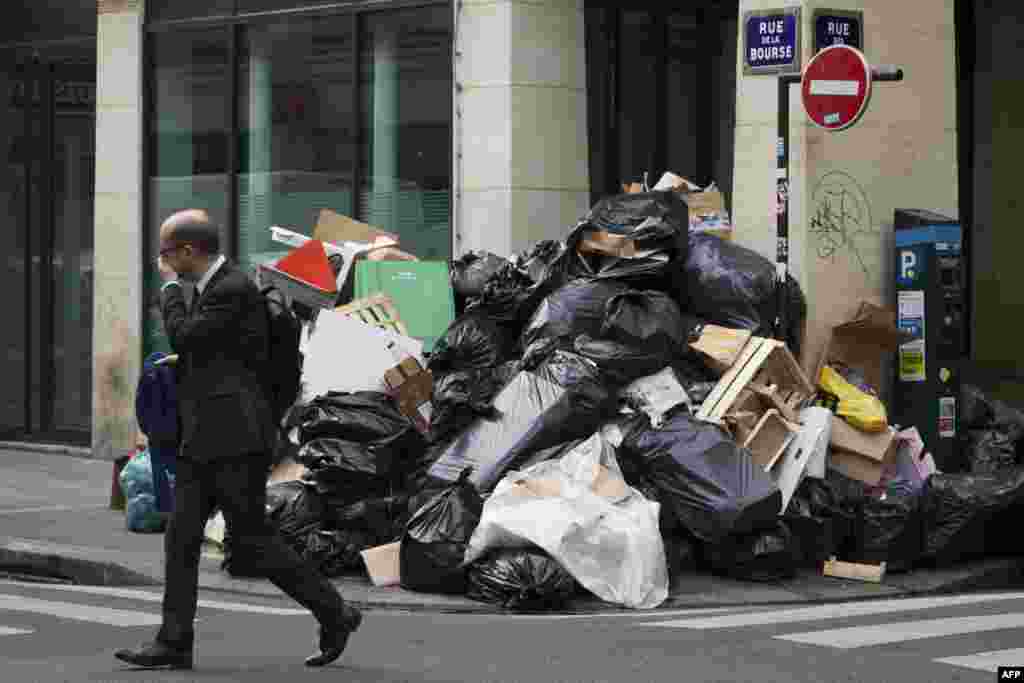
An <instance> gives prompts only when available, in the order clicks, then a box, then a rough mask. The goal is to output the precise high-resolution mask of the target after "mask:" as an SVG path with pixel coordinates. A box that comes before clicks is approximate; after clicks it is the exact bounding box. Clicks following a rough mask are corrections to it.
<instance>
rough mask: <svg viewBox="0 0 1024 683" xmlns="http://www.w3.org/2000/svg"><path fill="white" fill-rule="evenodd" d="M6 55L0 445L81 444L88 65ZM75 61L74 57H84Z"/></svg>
mask: <svg viewBox="0 0 1024 683" xmlns="http://www.w3.org/2000/svg"><path fill="white" fill-rule="evenodd" d="M90 51H92V52H93V53H94V48H92V50H90V49H89V48H88V47H86V48H85V49H83V50H81V51H80V52H76V51H68V50H67V48H65V49H64V50H62V52H61V55H60V57H59V58H50V59H47V58H46V57H44V56H40V55H39V54H32V55H28V56H25V55H23V54H19V53H10V52H9V53H8V54H7V55H6V59H4V63H5V64H6V65H7V68H6V69H4V70H2V72H0V88H4V90H0V92H4V91H6V92H7V93H8V97H7V102H6V106H5V107H0V116H2V117H3V119H4V121H3V123H4V125H3V126H2V127H0V131H2V132H0V173H3V175H4V178H3V182H0V207H2V208H3V209H5V211H6V213H5V215H6V216H7V217H8V221H7V224H6V226H5V228H3V229H0V252H2V254H3V257H2V263H0V285H2V286H3V288H4V292H5V295H6V296H5V301H6V303H7V316H5V321H4V324H3V325H0V373H3V377H4V382H2V383H0V387H2V388H0V438H4V439H18V440H38V441H50V442H61V443H83V444H85V443H88V441H89V432H90V425H91V421H92V408H91V405H92V264H93V255H92V251H93V250H92V245H93V198H94V186H95V182H94V168H95V131H96V117H95V84H96V70H95V58H93V59H92V60H91V61H90V60H89V58H88V54H89V53H90ZM79 57H80V58H79Z"/></svg>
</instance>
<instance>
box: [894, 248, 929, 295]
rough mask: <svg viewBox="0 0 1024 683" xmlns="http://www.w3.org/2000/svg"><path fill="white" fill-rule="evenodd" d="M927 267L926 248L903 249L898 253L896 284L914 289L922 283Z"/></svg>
mask: <svg viewBox="0 0 1024 683" xmlns="http://www.w3.org/2000/svg"><path fill="white" fill-rule="evenodd" d="M926 265H927V252H926V250H925V248H924V247H901V248H899V249H898V250H897V251H896V282H897V283H898V284H899V286H900V287H912V286H913V285H914V284H915V283H918V282H922V281H923V277H924V274H925V268H926Z"/></svg>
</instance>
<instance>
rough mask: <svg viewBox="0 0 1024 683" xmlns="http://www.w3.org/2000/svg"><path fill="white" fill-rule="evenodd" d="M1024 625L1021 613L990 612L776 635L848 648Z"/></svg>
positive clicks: (810, 642)
mask: <svg viewBox="0 0 1024 683" xmlns="http://www.w3.org/2000/svg"><path fill="white" fill-rule="evenodd" d="M1022 626H1024V613H1015V614H989V615H986V616H975V617H948V618H944V619H923V620H921V621H893V622H889V623H887V624H876V625H874V626H851V627H849V628H834V629H829V630H826V631H809V632H807V633H789V634H786V635H781V636H775V638H776V639H778V640H788V641H790V642H794V643H804V644H807V645H821V646H823V647H834V648H839V649H841V650H851V649H854V648H858V647H870V646H872V645H888V644H891V643H902V642H906V641H908V640H925V639H926V638H943V637H945V636H957V635H962V634H965V633H982V632H985V631H1000V630H1003V629H1012V628H1020V627H1022Z"/></svg>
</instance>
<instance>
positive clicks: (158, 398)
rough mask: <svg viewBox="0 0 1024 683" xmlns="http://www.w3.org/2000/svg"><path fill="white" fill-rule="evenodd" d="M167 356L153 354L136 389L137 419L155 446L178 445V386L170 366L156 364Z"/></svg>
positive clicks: (145, 363) (145, 364)
mask: <svg viewBox="0 0 1024 683" xmlns="http://www.w3.org/2000/svg"><path fill="white" fill-rule="evenodd" d="M166 355H167V354H164V353H159V352H158V353H154V354H151V355H150V356H149V357H148V358H146V360H145V362H144V363H143V364H142V374H141V375H140V377H139V385H138V387H137V388H136V390H135V417H136V418H138V421H139V427H140V428H141V429H142V433H143V434H145V435H146V437H147V438H148V439H149V440H150V442H152V443H154V444H159V445H161V446H171V445H174V446H176V445H177V444H178V440H179V435H178V383H177V379H176V378H175V376H174V367H173V366H171V365H157V364H156V362H157V361H158V360H160V359H161V358H164V357H165V356H166Z"/></svg>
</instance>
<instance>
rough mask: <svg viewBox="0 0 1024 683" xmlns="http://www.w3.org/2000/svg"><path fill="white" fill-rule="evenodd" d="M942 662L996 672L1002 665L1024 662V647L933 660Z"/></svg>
mask: <svg viewBox="0 0 1024 683" xmlns="http://www.w3.org/2000/svg"><path fill="white" fill-rule="evenodd" d="M933 661H936V662H939V663H940V664H951V665H953V666H962V667H964V668H966V669H977V670H978V671H991V672H992V673H995V672H996V670H997V669H998V668H999V667H1001V666H1020V665H1021V662H1024V648H1016V649H1013V650H993V651H992V652H979V653H977V654H973V655H967V656H966V657H945V658H943V659H936V660H933Z"/></svg>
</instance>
